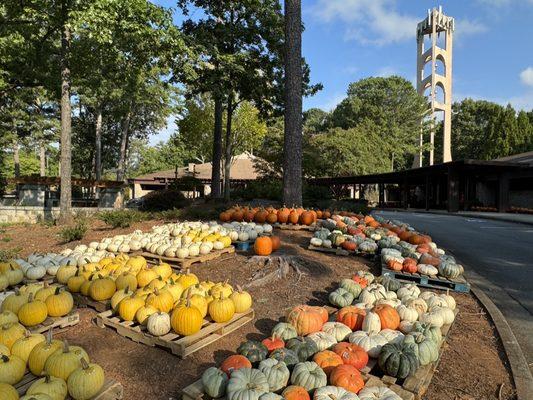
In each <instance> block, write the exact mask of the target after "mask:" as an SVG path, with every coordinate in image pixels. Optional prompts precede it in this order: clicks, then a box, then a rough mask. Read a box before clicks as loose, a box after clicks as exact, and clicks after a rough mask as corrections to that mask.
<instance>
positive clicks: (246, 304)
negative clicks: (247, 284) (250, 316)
mask: <svg viewBox="0 0 533 400" xmlns="http://www.w3.org/2000/svg"><path fill="white" fill-rule="evenodd" d="M230 299H231V300H232V301H233V304H235V312H237V313H243V312H245V311H248V310H249V309H250V308H251V307H252V296H250V293H248V292H246V291H244V290H242V289H241V287H240V286H237V291H236V292H233V293H232V294H231V296H230Z"/></svg>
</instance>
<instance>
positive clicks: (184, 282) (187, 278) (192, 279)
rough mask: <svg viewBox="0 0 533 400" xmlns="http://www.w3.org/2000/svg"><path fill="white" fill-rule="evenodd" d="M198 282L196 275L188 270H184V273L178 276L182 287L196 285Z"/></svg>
mask: <svg viewBox="0 0 533 400" xmlns="http://www.w3.org/2000/svg"><path fill="white" fill-rule="evenodd" d="M199 282H200V281H199V279H198V277H197V276H196V275H194V274H192V273H190V271H189V270H186V271H185V274H183V275H181V276H180V277H179V278H178V283H179V284H180V285H181V286H183V288H184V289H187V288H188V287H189V286H193V285H197V284H198V283H199Z"/></svg>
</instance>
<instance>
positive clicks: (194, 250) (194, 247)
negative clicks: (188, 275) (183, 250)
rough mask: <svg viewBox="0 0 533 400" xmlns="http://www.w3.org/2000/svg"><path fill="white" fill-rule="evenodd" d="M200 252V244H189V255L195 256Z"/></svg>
mask: <svg viewBox="0 0 533 400" xmlns="http://www.w3.org/2000/svg"><path fill="white" fill-rule="evenodd" d="M199 254H200V246H198V245H197V244H191V245H190V246H189V256H190V257H197V256H198V255H199Z"/></svg>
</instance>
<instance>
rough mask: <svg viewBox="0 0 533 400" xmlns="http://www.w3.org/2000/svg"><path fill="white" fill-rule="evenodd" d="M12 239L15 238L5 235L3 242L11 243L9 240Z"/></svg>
mask: <svg viewBox="0 0 533 400" xmlns="http://www.w3.org/2000/svg"><path fill="white" fill-rule="evenodd" d="M12 240H13V238H12V237H10V236H4V237H3V238H2V242H4V243H9V242H11V241H12Z"/></svg>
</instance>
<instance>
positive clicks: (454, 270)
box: [438, 261, 463, 279]
mask: <svg viewBox="0 0 533 400" xmlns="http://www.w3.org/2000/svg"><path fill="white" fill-rule="evenodd" d="M438 268H439V274H440V275H442V276H444V277H446V278H448V279H455V278H458V277H459V276H460V275H461V274H462V273H463V267H462V266H461V265H459V264H456V263H455V262H452V261H442V262H441V263H440V264H439V267H438Z"/></svg>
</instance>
